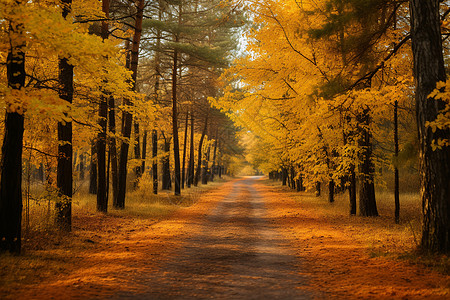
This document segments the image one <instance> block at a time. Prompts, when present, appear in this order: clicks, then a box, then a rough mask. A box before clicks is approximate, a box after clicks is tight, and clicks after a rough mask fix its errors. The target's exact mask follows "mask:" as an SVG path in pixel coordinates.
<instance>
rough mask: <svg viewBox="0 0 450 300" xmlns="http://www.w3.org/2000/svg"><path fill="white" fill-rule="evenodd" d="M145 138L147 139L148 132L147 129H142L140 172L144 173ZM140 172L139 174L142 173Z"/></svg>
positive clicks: (145, 156)
mask: <svg viewBox="0 0 450 300" xmlns="http://www.w3.org/2000/svg"><path fill="white" fill-rule="evenodd" d="M147 139H148V132H147V130H144V136H143V137H142V155H141V157H142V163H141V173H142V174H144V173H145V159H146V158H147ZM142 174H141V175H142Z"/></svg>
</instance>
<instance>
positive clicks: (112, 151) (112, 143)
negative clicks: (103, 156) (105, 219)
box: [109, 96, 119, 207]
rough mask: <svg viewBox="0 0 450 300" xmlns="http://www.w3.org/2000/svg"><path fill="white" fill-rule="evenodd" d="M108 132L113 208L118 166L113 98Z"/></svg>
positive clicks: (112, 99) (115, 198)
mask: <svg viewBox="0 0 450 300" xmlns="http://www.w3.org/2000/svg"><path fill="white" fill-rule="evenodd" d="M109 131H110V132H111V138H110V139H109V155H110V159H111V181H112V192H113V197H112V199H113V206H114V207H117V193H118V188H119V178H118V166H117V147H116V138H115V137H114V136H115V134H116V111H115V100H114V97H112V96H111V97H110V98H109Z"/></svg>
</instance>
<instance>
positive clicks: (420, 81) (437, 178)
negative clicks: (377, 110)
mask: <svg viewBox="0 0 450 300" xmlns="http://www.w3.org/2000/svg"><path fill="white" fill-rule="evenodd" d="M439 2H440V1H439V0H427V1H424V0H410V11H411V40H412V50H413V57H414V76H415V85H416V93H415V98H416V118H417V126H418V133H419V144H420V148H419V149H420V151H419V154H420V155H419V158H420V177H421V178H420V179H421V180H420V181H421V189H420V191H421V198H422V211H423V228H422V240H421V247H422V249H423V250H425V251H432V252H440V253H448V252H450V203H449V202H450V149H449V147H443V148H441V149H436V150H433V149H432V143H433V141H435V140H436V139H439V138H443V139H449V138H450V130H449V129H445V130H441V129H437V130H435V131H433V130H432V129H431V128H430V127H427V122H430V121H434V120H435V119H436V117H437V115H438V114H439V112H440V110H442V109H443V108H444V107H445V103H444V102H443V101H441V100H438V99H433V98H431V99H430V98H428V95H429V94H430V93H431V92H432V91H433V90H434V89H435V88H436V83H437V82H439V81H445V79H446V74H445V67H444V59H443V54H442V39H441V32H440V17H439ZM447 92H448V91H447Z"/></svg>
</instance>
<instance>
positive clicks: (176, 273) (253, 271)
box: [114, 177, 312, 299]
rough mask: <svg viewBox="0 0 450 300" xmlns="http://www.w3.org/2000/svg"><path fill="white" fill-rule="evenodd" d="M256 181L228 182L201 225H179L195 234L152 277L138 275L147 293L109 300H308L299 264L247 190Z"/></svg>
mask: <svg viewBox="0 0 450 300" xmlns="http://www.w3.org/2000/svg"><path fill="white" fill-rule="evenodd" d="M256 179H257V178H255V177H253V178H246V179H243V180H239V181H234V182H233V183H232V188H231V189H230V192H229V193H228V194H227V195H225V196H224V197H223V198H222V199H220V201H219V202H218V203H217V206H216V207H215V208H214V209H212V211H210V213H209V214H208V216H207V217H206V218H204V221H203V222H201V223H196V222H197V221H198V220H195V219H193V220H192V222H191V223H187V224H185V226H187V227H188V228H192V230H193V231H194V232H196V233H195V234H194V235H193V236H191V237H190V238H188V239H187V240H186V241H185V243H184V245H183V246H182V247H181V249H179V251H177V253H176V254H175V255H173V256H171V257H170V258H169V259H168V261H167V262H166V263H165V264H164V265H162V266H161V267H160V268H159V271H158V272H156V273H153V274H147V275H145V276H138V278H137V279H138V280H140V281H141V283H142V285H145V282H147V284H148V290H144V291H142V292H141V293H139V294H137V293H136V292H120V293H118V294H116V295H115V296H114V298H115V299H125V298H133V299H136V298H138V299H139V298H140V299H194V298H195V299H309V298H312V295H311V294H309V293H308V292H306V291H304V290H301V289H299V288H300V287H302V286H304V285H305V284H306V280H307V279H306V278H303V277H302V276H301V275H299V273H301V272H299V269H300V268H301V261H298V259H297V258H296V257H295V256H294V254H293V253H291V252H290V251H289V249H288V248H286V243H287V242H286V241H285V240H283V239H282V238H281V235H280V234H279V233H278V232H277V230H276V229H275V228H274V227H273V226H271V225H270V224H269V222H268V220H266V216H267V214H266V207H265V204H264V198H263V197H261V195H259V194H258V192H257V191H256V190H255V189H254V188H253V187H252V185H253V184H254V182H255V180H256ZM195 227H196V228H195Z"/></svg>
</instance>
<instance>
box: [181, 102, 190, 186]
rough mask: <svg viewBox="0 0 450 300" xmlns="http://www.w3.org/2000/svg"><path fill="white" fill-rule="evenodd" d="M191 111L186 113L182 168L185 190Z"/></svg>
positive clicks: (182, 180) (182, 184)
mask: <svg viewBox="0 0 450 300" xmlns="http://www.w3.org/2000/svg"><path fill="white" fill-rule="evenodd" d="M188 123H189V111H186V124H185V126H184V144H183V164H182V167H181V188H182V189H184V181H185V179H186V168H185V166H186V148H187V147H186V143H187V136H188Z"/></svg>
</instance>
